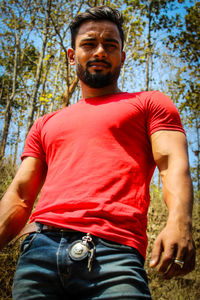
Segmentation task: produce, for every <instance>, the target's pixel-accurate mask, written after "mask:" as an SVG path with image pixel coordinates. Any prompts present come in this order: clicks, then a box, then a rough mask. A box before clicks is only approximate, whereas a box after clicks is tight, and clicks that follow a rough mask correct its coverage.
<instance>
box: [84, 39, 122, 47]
mask: <svg viewBox="0 0 200 300" xmlns="http://www.w3.org/2000/svg"><path fill="white" fill-rule="evenodd" d="M87 41H96V38H92V37H91V38H90V37H88V38H85V39H83V40H81V43H83V42H87ZM103 41H105V42H112V43H115V44H118V45H119V41H118V40H116V39H113V38H104V39H103Z"/></svg>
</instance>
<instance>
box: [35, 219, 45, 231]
mask: <svg viewBox="0 0 200 300" xmlns="http://www.w3.org/2000/svg"><path fill="white" fill-rule="evenodd" d="M35 223H36V225H37V231H36V232H37V233H41V232H42V228H43V224H42V223H39V222H35Z"/></svg>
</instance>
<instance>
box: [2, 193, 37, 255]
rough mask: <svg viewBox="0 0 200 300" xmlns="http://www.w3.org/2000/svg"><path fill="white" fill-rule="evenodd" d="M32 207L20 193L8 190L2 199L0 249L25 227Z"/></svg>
mask: <svg viewBox="0 0 200 300" xmlns="http://www.w3.org/2000/svg"><path fill="white" fill-rule="evenodd" d="M31 209H32V206H31V207H30V205H29V206H27V204H26V203H25V201H24V200H23V199H21V198H20V197H19V196H18V195H16V194H15V193H13V192H11V191H9V190H8V191H7V193H6V194H5V196H4V197H3V198H2V200H1V201H0V250H1V249H2V248H3V247H4V246H5V245H6V244H8V243H9V242H10V241H11V240H12V239H13V238H14V237H15V236H16V235H17V234H18V233H19V232H20V230H21V229H22V228H23V227H24V225H25V224H26V222H27V220H28V218H29V216H30V212H31Z"/></svg>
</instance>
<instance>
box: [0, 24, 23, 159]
mask: <svg viewBox="0 0 200 300" xmlns="http://www.w3.org/2000/svg"><path fill="white" fill-rule="evenodd" d="M19 44H20V37H19V35H18V33H17V29H16V28H15V45H14V49H15V55H14V66H13V81H12V93H11V95H10V96H9V94H8V96H7V104H6V109H5V118H4V126H3V132H2V139H1V145H0V159H2V158H3V156H4V154H5V148H6V143H7V138H8V132H9V127H10V121H11V117H12V102H13V100H14V97H15V93H16V83H17V69H18V57H19ZM8 93H9V87H8Z"/></svg>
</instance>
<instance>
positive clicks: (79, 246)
mask: <svg viewBox="0 0 200 300" xmlns="http://www.w3.org/2000/svg"><path fill="white" fill-rule="evenodd" d="M69 256H70V258H71V259H72V260H83V259H84V258H86V257H87V256H88V248H87V246H86V245H84V244H83V242H82V241H81V240H78V241H75V242H74V243H72V244H71V246H70V248H69Z"/></svg>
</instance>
